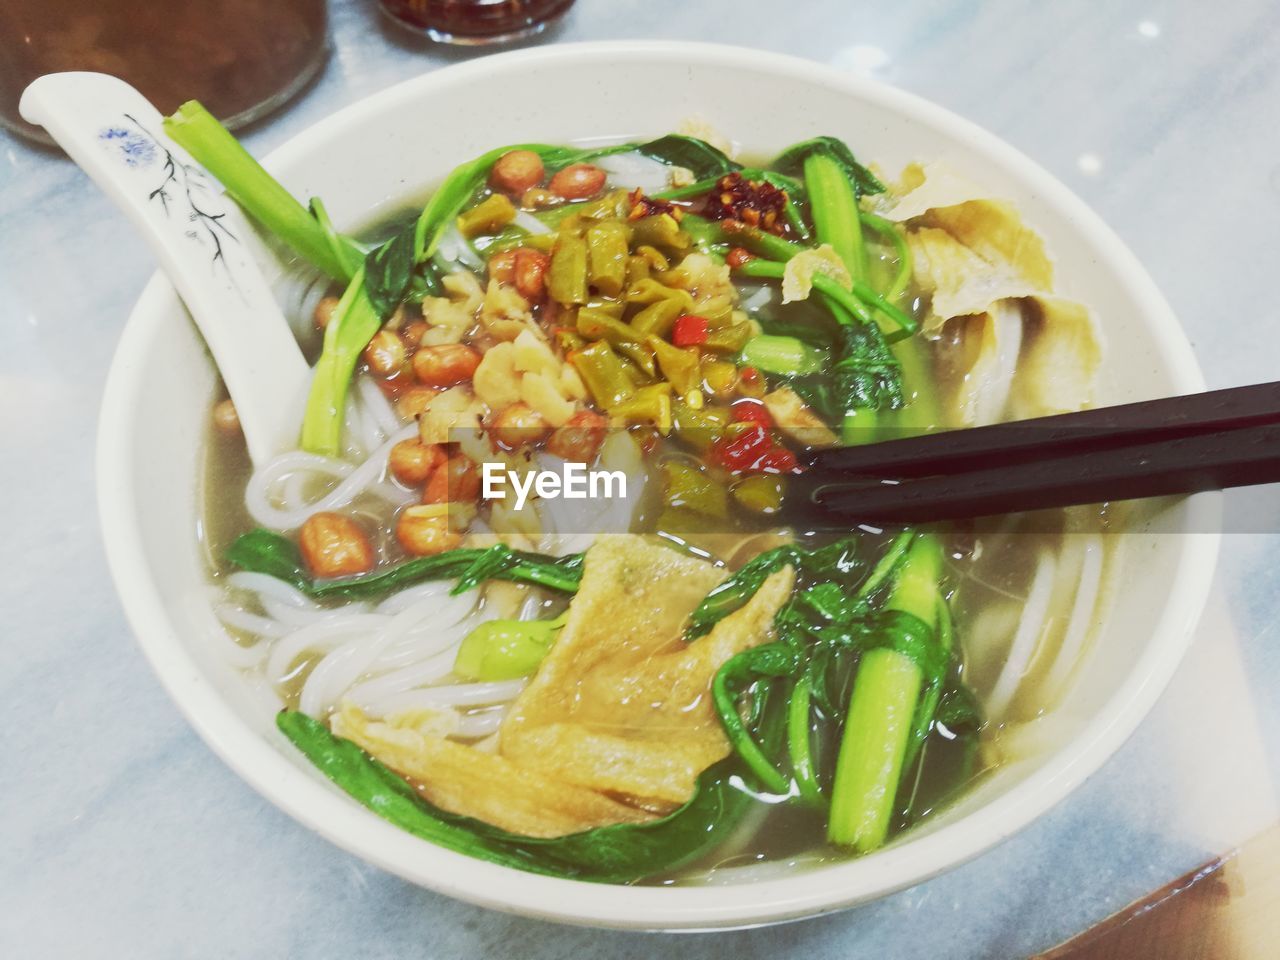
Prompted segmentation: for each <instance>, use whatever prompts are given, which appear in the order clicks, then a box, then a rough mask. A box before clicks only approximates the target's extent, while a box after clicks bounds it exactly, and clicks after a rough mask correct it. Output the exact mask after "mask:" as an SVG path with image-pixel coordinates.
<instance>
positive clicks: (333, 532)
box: [298, 513, 374, 577]
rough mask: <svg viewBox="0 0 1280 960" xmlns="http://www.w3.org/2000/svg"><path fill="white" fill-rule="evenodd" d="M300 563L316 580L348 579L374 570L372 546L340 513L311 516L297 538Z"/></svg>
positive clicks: (358, 527) (362, 533) (348, 519)
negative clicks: (329, 578)
mask: <svg viewBox="0 0 1280 960" xmlns="http://www.w3.org/2000/svg"><path fill="white" fill-rule="evenodd" d="M298 547H299V549H300V550H301V551H302V559H303V561H304V562H305V563H306V565H307V569H308V570H310V571H311V572H312V573H313V574H314V575H315V576H317V577H340V576H351V575H353V574H357V573H368V572H369V571H370V570H372V569H373V562H374V558H373V546H372V545H371V544H370V543H369V538H368V537H366V536H365V533H364V531H363V530H361V529H360V525H359V524H358V523H356V522H355V521H354V520H352V519H351V518H350V517H344V516H343V515H342V514H340V513H313V514H312V515H311V516H310V517H308V518H307V521H306V523H304V524H303V525H302V530H301V532H300V533H299V535H298Z"/></svg>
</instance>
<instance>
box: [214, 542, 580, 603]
mask: <svg viewBox="0 0 1280 960" xmlns="http://www.w3.org/2000/svg"><path fill="white" fill-rule="evenodd" d="M582 558H583V555H582V554H580V553H575V554H570V555H568V556H565V557H551V556H547V555H545V554H540V553H527V552H524V551H520V550H512V549H511V548H510V547H507V546H505V545H504V544H494V545H493V546H492V547H485V548H459V549H457V550H446V551H445V552H444V553H438V554H436V555H434V556H430V557H418V558H416V559H413V560H406V561H405V562H404V563H401V564H398V565H397V566H394V567H390V568H388V569H385V570H381V571H379V572H377V573H368V574H361V575H360V576H357V577H347V578H343V579H335V580H315V579H313V578H312V577H311V575H310V573H309V572H308V571H307V568H306V565H305V564H304V563H303V561H302V555H301V553H300V552H299V551H298V548H297V546H296V545H295V544H294V542H293V541H292V540H290V539H289V538H288V537H284V536H281V535H280V534H278V533H272V532H271V531H270V530H263V529H261V528H259V529H257V530H251V531H249V532H248V533H246V534H243V535H242V536H240V537H238V538H237V539H236V541H235V542H234V543H233V544H232V545H231V547H230V549H229V550H228V551H227V560H228V562H230V563H231V564H233V565H234V566H237V567H239V568H240V569H241V570H248V571H251V572H253V573H265V574H267V575H268V576H272V577H275V578H277V579H279V580H284V581H285V582H286V583H290V584H292V585H293V586H295V587H297V588H298V589H299V590H301V591H302V592H303V593H306V594H307V595H308V596H312V597H315V598H316V599H318V600H329V599H341V600H364V599H369V598H372V597H380V596H384V595H386V594H388V593H390V592H391V591H393V590H398V589H400V588H401V587H405V586H408V585H410V584H413V583H421V582H423V581H426V580H451V579H455V578H456V579H457V581H458V583H457V585H456V586H455V587H454V588H453V591H452V593H453V594H459V593H464V592H465V591H467V590H471V589H473V588H475V587H477V586H479V585H480V584H481V583H483V582H484V581H486V580H512V581H516V582H519V583H532V584H537V585H538V586H542V587H547V588H549V589H552V590H559V591H562V592H564V593H573V592H574V591H576V590H577V589H578V583H579V581H581V579H582Z"/></svg>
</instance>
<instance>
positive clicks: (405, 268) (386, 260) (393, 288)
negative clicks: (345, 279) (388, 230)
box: [361, 224, 417, 349]
mask: <svg viewBox="0 0 1280 960" xmlns="http://www.w3.org/2000/svg"><path fill="white" fill-rule="evenodd" d="M416 235H417V227H416V225H415V224H409V226H407V227H405V228H404V229H402V230H400V231H399V232H397V233H396V234H395V236H393V237H391V238H390V239H388V240H387V241H386V242H385V243H383V244H381V245H380V246H378V247H375V248H374V249H373V250H370V251H369V255H368V256H367V257H366V258H365V261H364V283H365V293H366V294H367V295H368V297H369V301H370V302H371V303H372V304H373V308H374V310H375V311H376V312H377V314H378V316H379V317H388V316H390V315H391V314H392V313H394V312H395V311H396V308H397V307H399V306H400V304H401V303H403V302H404V299H405V292H406V291H407V290H408V289H409V284H410V283H411V282H412V280H413V270H414V266H415V265H416V264H415V261H414V249H413V245H414V240H415V237H416ZM361 349H364V348H363V347H361Z"/></svg>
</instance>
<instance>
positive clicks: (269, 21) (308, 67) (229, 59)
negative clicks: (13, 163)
mask: <svg viewBox="0 0 1280 960" xmlns="http://www.w3.org/2000/svg"><path fill="white" fill-rule="evenodd" d="M326 49H327V23H326V16H325V0H198V2H193V0H161V2H148V0H0V121H3V122H4V123H6V124H7V125H9V126H11V127H13V128H14V129H16V130H18V131H19V132H22V133H26V134H27V135H29V136H38V137H39V138H40V139H45V140H47V138H45V136H44V134H43V131H37V129H36V128H34V127H31V126H30V125H28V124H26V123H24V122H23V121H22V120H21V118H19V116H18V98H19V97H20V96H21V94H22V91H23V89H24V88H25V87H26V85H27V84H28V83H30V82H31V81H32V80H34V79H35V78H36V77H38V76H40V75H41V74H44V73H55V72H59V71H63V70H92V71H96V72H99V73H109V74H113V75H114V76H117V77H120V78H121V79H123V80H126V81H128V82H129V83H131V84H133V85H134V86H135V87H137V88H138V89H139V90H141V91H142V93H143V94H144V95H145V96H146V97H147V98H148V99H150V100H151V102H152V103H154V104H155V105H156V106H157V107H158V108H159V109H160V111H161V112H162V113H171V112H173V110H174V109H176V108H177V107H178V105H179V104H181V103H183V102H184V101H186V100H199V101H201V102H202V103H203V104H204V105H205V106H206V107H208V108H209V109H210V110H211V111H212V112H213V113H214V114H215V115H216V116H218V117H219V118H220V119H222V120H223V121H224V122H226V123H228V124H229V125H230V126H233V127H234V126H237V125H241V124H245V123H248V122H250V121H251V120H255V119H257V118H258V117H261V116H263V115H264V114H266V113H268V112H269V111H271V110H273V109H275V108H276V107H278V106H280V105H281V104H283V103H284V102H285V101H286V100H288V99H289V97H291V96H292V95H293V94H295V93H297V92H298V90H300V89H301V88H302V87H303V86H304V85H305V84H306V82H307V81H308V80H309V79H310V78H311V77H312V76H313V75H314V74H315V72H316V70H317V68H318V67H319V66H320V65H321V64H322V63H323V62H324V57H325V52H326Z"/></svg>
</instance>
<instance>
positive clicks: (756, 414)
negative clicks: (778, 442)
mask: <svg viewBox="0 0 1280 960" xmlns="http://www.w3.org/2000/svg"><path fill="white" fill-rule="evenodd" d="M730 410H731V413H730V416H731V417H732V418H733V422H734V423H758V424H759V425H760V426H762V427H764V428H765V429H766V430H772V429H773V417H771V416H769V411H768V410H766V409H765V406H764V404H763V403H761V402H760V401H759V400H736V401H734V403H733V404H732V406H731V407H730Z"/></svg>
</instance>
